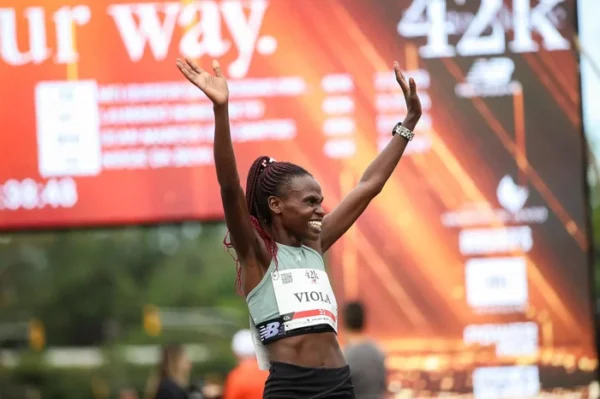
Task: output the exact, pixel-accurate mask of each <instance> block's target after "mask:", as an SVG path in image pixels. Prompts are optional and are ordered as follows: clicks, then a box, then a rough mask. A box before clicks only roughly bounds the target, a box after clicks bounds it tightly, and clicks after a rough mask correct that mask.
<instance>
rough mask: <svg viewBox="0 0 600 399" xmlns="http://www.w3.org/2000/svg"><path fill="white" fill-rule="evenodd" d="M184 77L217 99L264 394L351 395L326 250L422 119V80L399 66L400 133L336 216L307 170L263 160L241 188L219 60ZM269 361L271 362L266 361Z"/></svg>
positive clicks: (228, 194) (229, 211)
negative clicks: (265, 376)
mask: <svg viewBox="0 0 600 399" xmlns="http://www.w3.org/2000/svg"><path fill="white" fill-rule="evenodd" d="M177 67H178V68H179V70H180V71H181V72H182V73H183V75H184V76H185V77H186V78H187V79H188V80H189V81H190V82H192V83H193V84H194V85H196V86H197V87H198V88H199V89H200V90H202V91H203V92H204V94H206V96H207V97H208V98H209V99H210V100H211V101H212V102H213V105H214V113H215V138H214V161H215V167H216V170H217V178H218V181H219V185H220V187H221V199H222V201H223V208H224V212H225V221H226V223H227V228H228V229H229V232H230V236H231V246H233V248H234V249H235V252H236V254H237V266H238V273H239V274H238V278H239V282H240V284H241V286H240V288H241V290H242V292H243V294H244V295H245V297H246V302H247V304H248V309H249V312H250V323H251V326H252V328H253V330H254V331H255V332H256V342H255V343H256V346H257V351H258V353H259V354H260V353H262V354H264V355H265V356H264V358H263V359H260V358H259V361H260V360H262V362H261V365H262V366H263V367H265V366H266V367H269V371H270V374H269V378H268V379H267V382H266V383H265V390H264V398H293V399H301V398H353V397H354V392H353V387H352V379H351V376H350V369H349V367H348V365H347V364H346V361H345V359H344V356H343V354H342V352H341V350H340V347H339V345H338V341H337V335H336V334H337V324H338V315H337V303H336V299H335V296H334V293H333V291H332V289H331V284H330V282H329V278H328V276H327V273H326V271H325V265H324V263H323V256H322V255H323V254H324V253H325V252H326V251H327V250H328V249H329V248H330V247H331V246H332V245H333V244H334V243H335V242H336V241H337V240H338V239H339V238H340V237H341V236H342V235H343V234H344V233H345V232H346V231H347V230H348V228H350V226H352V224H353V223H354V222H355V221H356V219H357V218H358V217H359V216H360V215H361V214H362V213H363V212H364V210H365V209H366V207H367V205H368V204H369V203H370V202H371V200H372V199H373V198H375V196H377V194H379V192H380V191H381V190H382V189H383V186H384V185H385V183H386V181H387V180H388V179H389V177H390V175H391V174H392V172H393V171H394V168H395V167H396V165H397V164H398V162H399V161H400V157H401V156H402V153H403V152H404V149H405V148H406V145H407V144H408V142H409V141H410V140H411V139H412V137H413V130H414V128H415V126H416V124H417V122H418V120H419V118H420V117H421V103H420V100H419V97H418V95H417V88H416V84H415V81H414V80H413V79H412V78H411V79H409V80H407V79H406V78H405V77H404V75H403V74H402V72H401V71H400V67H399V66H398V63H397V62H394V72H395V75H396V80H397V81H398V84H399V85H400V87H401V88H402V91H403V93H404V98H405V100H406V105H407V109H408V111H407V116H406V118H405V119H404V121H403V122H401V123H398V124H397V125H396V126H394V127H390V128H391V129H390V130H391V134H392V135H393V136H394V137H393V138H392V140H391V141H390V143H389V144H388V145H387V147H386V148H385V149H384V150H383V151H382V152H381V153H380V154H379V155H378V156H377V158H375V160H374V161H373V162H372V163H371V164H370V165H369V167H368V168H367V169H366V170H365V172H364V174H363V176H362V178H361V179H360V182H359V183H358V185H357V186H356V187H355V188H354V189H353V190H352V191H351V192H350V193H349V194H348V196H347V197H345V198H344V199H343V200H342V202H341V203H340V204H339V205H338V206H337V207H336V208H335V209H334V210H333V211H332V212H331V213H329V214H327V215H326V214H325V212H324V211H323V208H322V206H321V204H322V202H323V194H322V193H321V187H320V186H319V183H318V182H317V181H316V180H315V179H314V178H313V177H312V175H311V174H310V173H309V172H307V171H306V170H305V169H303V168H302V167H300V166H297V165H294V164H291V163H288V162H277V161H275V160H273V159H272V158H270V157H267V156H261V157H259V158H257V159H256V160H255V161H254V163H253V164H252V166H251V167H250V171H249V173H248V179H247V182H246V193H245V194H244V190H243V189H242V186H241V184H240V177H239V175H238V172H237V165H236V162H235V155H234V151H233V145H232V142H231V134H230V130H229V115H228V107H227V101H228V97H229V90H228V88H227V82H226V80H225V77H224V76H223V73H222V72H221V68H220V66H219V63H218V62H217V61H216V60H215V61H213V62H212V67H213V70H214V73H215V74H214V75H212V74H210V73H208V72H206V71H204V70H202V69H201V68H200V67H198V66H197V65H196V64H194V63H193V62H191V61H190V60H180V59H178V60H177ZM265 360H266V364H265Z"/></svg>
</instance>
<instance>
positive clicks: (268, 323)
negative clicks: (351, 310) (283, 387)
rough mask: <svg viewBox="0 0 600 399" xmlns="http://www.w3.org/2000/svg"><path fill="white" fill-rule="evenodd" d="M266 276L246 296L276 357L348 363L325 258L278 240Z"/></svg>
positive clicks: (331, 365) (272, 357) (325, 364)
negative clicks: (275, 254) (341, 339)
mask: <svg viewBox="0 0 600 399" xmlns="http://www.w3.org/2000/svg"><path fill="white" fill-rule="evenodd" d="M277 246H278V251H277V262H275V261H272V262H271V265H270V266H269V268H268V269H267V271H266V273H265V275H264V277H263V278H262V280H261V281H260V282H259V283H258V284H257V286H256V287H255V288H254V289H253V290H252V291H250V293H249V294H248V296H247V297H246V301H247V303H248V308H249V310H250V317H251V319H252V322H253V324H254V325H255V326H256V330H257V332H258V336H259V338H260V340H261V341H262V343H263V344H264V345H265V347H266V349H267V351H268V354H269V359H270V360H271V361H277V362H283V363H291V364H295V365H299V366H304V367H327V368H336V367H343V366H345V365H346V362H345V360H344V356H343V354H342V352H341V350H340V347H339V345H338V342H337V301H336V299H335V296H334V294H333V290H332V289H331V284H330V282H329V277H328V276H327V273H326V271H325V265H324V262H323V258H322V256H321V255H320V254H319V253H318V252H316V251H315V250H314V249H312V248H309V247H306V246H302V247H290V246H287V245H282V244H277Z"/></svg>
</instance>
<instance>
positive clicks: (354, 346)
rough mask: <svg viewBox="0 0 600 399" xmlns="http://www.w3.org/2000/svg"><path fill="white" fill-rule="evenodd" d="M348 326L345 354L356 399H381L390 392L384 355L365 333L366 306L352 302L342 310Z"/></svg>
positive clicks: (345, 324)
mask: <svg viewBox="0 0 600 399" xmlns="http://www.w3.org/2000/svg"><path fill="white" fill-rule="evenodd" d="M343 318H344V326H345V327H346V347H345V348H344V355H345V357H346V361H347V362H348V365H349V366H350V372H351V373H352V382H353V383H354V394H355V395H356V399H382V398H384V397H386V395H387V370H386V368H385V354H384V353H383V351H382V350H381V349H380V348H379V346H378V345H377V343H376V342H375V341H373V340H371V339H370V338H369V337H368V336H367V335H366V334H365V332H364V330H365V309H364V307H363V305H362V303H361V302H359V301H356V302H349V303H347V304H346V306H345V307H344V311H343Z"/></svg>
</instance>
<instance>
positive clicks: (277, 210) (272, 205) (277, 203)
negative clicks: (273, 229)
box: [267, 195, 283, 215]
mask: <svg viewBox="0 0 600 399" xmlns="http://www.w3.org/2000/svg"><path fill="white" fill-rule="evenodd" d="M267 203H268V204H269V209H270V210H271V212H273V213H274V214H275V215H281V207H282V205H283V202H282V201H281V200H280V199H279V198H277V197H275V196H273V195H272V196H270V197H269V199H268V200H267Z"/></svg>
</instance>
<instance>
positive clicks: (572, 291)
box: [0, 0, 597, 398]
mask: <svg viewBox="0 0 600 399" xmlns="http://www.w3.org/2000/svg"><path fill="white" fill-rule="evenodd" d="M2 3H4V4H5V5H3V6H1V7H0V76H1V77H2V79H1V80H0V93H1V94H0V103H1V109H2V111H1V112H0V123H1V126H2V129H1V130H0V229H3V230H11V229H24V228H44V227H81V226H97V225H120V224H125V223H153V222H161V221H177V220H185V219H201V220H208V219H212V220H214V219H221V218H222V216H223V215H222V207H221V203H220V198H219V189H218V185H217V181H216V176H215V173H214V166H213V158H212V157H213V156H212V146H211V145H212V135H213V114H212V106H211V104H210V102H208V101H207V100H206V99H205V98H204V97H203V95H202V93H200V92H199V91H198V90H197V89H195V88H194V87H193V86H192V85H191V84H189V83H188V82H187V81H186V80H185V79H184V78H183V77H182V76H181V75H180V73H179V72H178V70H177V68H176V67H175V59H176V58H177V57H178V56H181V55H183V56H187V57H189V58H192V59H195V60H196V61H197V62H199V63H200V64H201V65H204V66H205V67H208V66H209V65H210V60H211V59H212V58H218V59H219V60H220V61H221V64H222V66H223V71H224V73H225V75H226V76H227V78H228V80H229V86H230V92H231V96H230V97H231V98H230V104H229V107H230V115H231V123H232V134H233V136H234V141H235V147H236V152H237V159H238V162H239V167H240V169H241V173H242V178H243V179H245V175H246V171H247V169H248V167H249V165H250V163H251V162H252V161H253V160H254V159H255V158H256V157H257V156H259V155H269V156H272V157H274V158H276V159H277V160H288V161H292V162H296V163H299V164H301V165H303V166H305V167H306V168H307V169H308V170H309V171H310V172H312V173H313V174H314V175H315V177H316V178H317V179H318V180H319V182H320V183H321V185H322V187H323V190H324V193H325V197H326V203H325V206H326V208H327V209H331V208H332V207H333V206H335V204H336V203H337V202H338V201H339V200H340V199H341V198H342V196H343V195H344V194H346V193H347V192H348V191H349V190H350V189H351V188H352V186H353V185H354V184H355V183H356V182H357V181H358V179H359V178H360V175H361V173H362V171H363V170H364V169H365V168H366V167H367V165H368V164H369V162H370V161H371V160H372V159H373V158H374V157H375V156H377V154H378V152H379V151H380V150H381V149H382V148H383V147H384V146H385V145H386V143H387V142H388V141H389V140H390V139H391V129H392V127H393V126H394V125H395V123H396V122H398V121H401V120H402V119H403V117H404V115H405V106H404V100H403V98H402V95H401V92H400V90H399V88H398V86H397V83H396V82H395V80H394V78H393V73H392V63H393V61H394V60H398V61H399V62H400V65H401V67H402V68H403V70H404V71H405V74H406V75H407V76H410V77H413V78H414V79H415V80H416V82H417V85H418V87H419V89H420V96H421V100H422V103H423V107H424V115H423V117H422V119H421V121H420V123H419V125H418V128H417V129H416V138H415V139H414V140H413V141H412V142H411V143H410V145H409V146H408V148H407V151H406V153H405V155H404V157H403V159H402V161H401V163H400V166H399V167H398V169H397V171H396V172H395V173H394V175H393V177H392V178H391V180H390V181H389V183H388V185H387V186H386V188H385V190H384V191H383V192H382V193H381V195H380V196H379V197H378V198H377V199H376V200H375V201H374V202H373V203H372V205H371V207H370V208H369V209H368V210H367V212H366V213H365V215H364V216H363V217H362V218H361V219H360V220H359V222H358V223H357V224H356V226H354V227H353V228H352V229H351V230H350V231H349V232H348V233H347V235H346V236H345V237H344V239H343V240H342V241H341V242H340V243H338V244H337V245H336V246H335V247H334V248H333V249H332V254H331V258H330V264H331V266H332V274H333V277H334V278H333V280H334V285H335V289H336V290H337V292H338V295H339V300H340V302H341V301H343V300H344V299H350V298H352V299H356V298H360V299H362V300H364V301H365V302H366V304H367V307H368V310H369V333H370V334H371V335H372V336H373V337H375V338H376V339H378V341H379V342H380V343H381V345H382V346H383V347H384V348H385V349H386V352H387V353H388V366H389V369H390V384H391V387H392V389H398V390H401V391H403V392H405V393H406V392H408V393H409V394H410V395H414V396H419V395H421V396H427V395H429V394H431V393H438V392H451V393H454V394H459V393H464V394H469V393H474V395H475V396H476V397H478V398H491V397H511V398H514V397H527V396H535V395H541V394H542V393H543V392H550V391H553V392H558V391H557V390H559V391H560V392H563V393H568V392H578V393H583V394H585V395H587V394H588V391H589V390H590V389H591V390H595V389H596V385H595V384H593V381H594V379H595V374H594V373H595V369H596V363H597V361H596V349H595V342H594V328H593V323H592V311H591V305H590V303H591V301H590V298H591V295H590V290H589V285H590V282H589V275H588V271H589V268H588V255H587V254H588V245H589V237H588V232H587V229H586V217H587V213H586V199H585V189H584V188H585V186H584V166H583V165H584V162H583V159H582V156H583V153H582V148H583V146H582V135H581V126H580V125H581V120H580V93H579V83H578V58H577V55H576V53H575V52H574V49H573V44H572V37H573V35H574V33H575V29H574V26H575V23H574V21H575V1H566V0H543V1H542V0H539V1H538V0H531V1H530V0H511V1H508V0H505V1H503V0H481V1H475V0H472V1H471V0H469V1H464V0H462V1H459V0H393V1H392V0H368V1H367V0H320V1H317V0H302V1H300V0H252V1H250V0H248V1H210V0H206V1H181V2H180V1H164V2H162V1H161V2H136V1H128V2H123V1H108V0H106V1H91V0H81V1H69V2H67V1H58V0H47V1H44V2H39V1H37V2H36V1H32V0H23V1H20V2H18V5H14V2H13V5H8V4H6V0H3V1H2ZM219 250H220V249H219ZM341 339H342V342H343V340H344V335H343V334H341Z"/></svg>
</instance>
